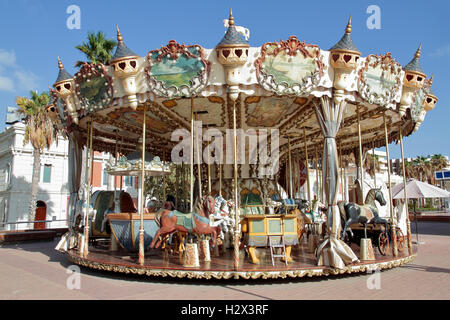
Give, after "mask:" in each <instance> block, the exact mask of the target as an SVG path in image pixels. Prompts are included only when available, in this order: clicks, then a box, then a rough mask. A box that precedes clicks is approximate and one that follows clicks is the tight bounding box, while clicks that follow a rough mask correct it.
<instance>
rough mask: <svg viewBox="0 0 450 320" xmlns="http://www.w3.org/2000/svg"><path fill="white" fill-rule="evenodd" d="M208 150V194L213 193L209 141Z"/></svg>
mask: <svg viewBox="0 0 450 320" xmlns="http://www.w3.org/2000/svg"><path fill="white" fill-rule="evenodd" d="M206 131H208V126H206ZM209 142H211V141H209ZM206 151H207V152H208V194H211V164H210V162H211V160H210V150H209V143H208V146H207V150H206Z"/></svg>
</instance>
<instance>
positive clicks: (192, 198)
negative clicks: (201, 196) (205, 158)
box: [189, 97, 194, 212]
mask: <svg viewBox="0 0 450 320" xmlns="http://www.w3.org/2000/svg"><path fill="white" fill-rule="evenodd" d="M190 148H191V152H190V153H191V157H190V158H191V159H190V161H191V193H190V200H189V201H190V206H191V212H194V97H191V146H190Z"/></svg>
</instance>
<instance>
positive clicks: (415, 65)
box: [399, 44, 427, 116]
mask: <svg viewBox="0 0 450 320" xmlns="http://www.w3.org/2000/svg"><path fill="white" fill-rule="evenodd" d="M421 50H422V44H420V45H419V48H418V49H417V51H416V53H415V54H414V58H413V59H412V60H411V61H410V62H409V63H408V64H407V65H406V66H404V67H403V71H405V76H404V78H403V91H402V98H401V100H400V108H399V113H400V115H402V116H403V115H404V114H405V111H406V108H408V107H409V106H410V105H411V103H412V98H413V96H414V94H415V92H416V91H417V90H419V89H421V88H423V85H424V82H425V79H426V77H427V76H426V75H425V73H424V72H423V71H422V68H421V67H420V63H419V59H420V54H421Z"/></svg>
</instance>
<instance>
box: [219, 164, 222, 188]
mask: <svg viewBox="0 0 450 320" xmlns="http://www.w3.org/2000/svg"><path fill="white" fill-rule="evenodd" d="M219 195H222V163H219Z"/></svg>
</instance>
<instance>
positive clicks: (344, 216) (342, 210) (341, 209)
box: [337, 201, 347, 221]
mask: <svg viewBox="0 0 450 320" xmlns="http://www.w3.org/2000/svg"><path fill="white" fill-rule="evenodd" d="M337 205H338V208H339V213H340V215H341V221H347V213H346V212H345V201H339V202H338V203H337Z"/></svg>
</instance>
